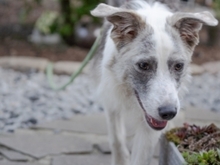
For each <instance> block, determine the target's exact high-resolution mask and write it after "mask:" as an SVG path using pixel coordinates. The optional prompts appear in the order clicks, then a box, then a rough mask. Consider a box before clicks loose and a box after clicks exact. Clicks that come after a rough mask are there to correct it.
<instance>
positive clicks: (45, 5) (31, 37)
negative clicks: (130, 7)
mask: <svg viewBox="0 0 220 165" xmlns="http://www.w3.org/2000/svg"><path fill="white" fill-rule="evenodd" d="M100 2H104V0H19V1H18V0H16V1H15V0H0V56H35V57H45V58H48V59H50V60H52V61H59V60H71V61H81V60H82V59H83V58H84V57H85V55H86V53H87V51H88V49H89V48H90V46H91V45H92V43H93V41H94V39H95V35H94V34H95V33H96V30H97V29H98V28H99V27H100V26H101V22H102V21H101V20H99V19H97V18H94V17H91V15H90V13H89V11H90V10H91V9H93V8H94V7H95V6H96V5H97V4H98V3H100ZM182 2H183V3H184V4H183V7H181V9H183V8H184V10H189V11H198V10H210V11H211V12H213V13H215V15H216V16H217V17H219V16H220V14H219V13H220V12H219V11H220V1H219V0H182ZM219 31H220V28H219V26H218V27H214V28H210V27H204V28H203V30H202V31H201V42H200V45H199V46H198V47H197V49H196V51H195V53H194V56H193V62H194V63H197V64H202V63H204V62H207V61H215V60H220V55H219V52H220V51H219V49H220V40H219V33H220V32H219Z"/></svg>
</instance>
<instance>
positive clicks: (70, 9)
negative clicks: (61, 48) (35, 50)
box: [20, 0, 104, 44]
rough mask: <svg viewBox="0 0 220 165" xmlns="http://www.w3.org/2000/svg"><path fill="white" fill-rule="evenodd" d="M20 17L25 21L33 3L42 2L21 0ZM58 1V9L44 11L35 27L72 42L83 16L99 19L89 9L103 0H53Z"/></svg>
mask: <svg viewBox="0 0 220 165" xmlns="http://www.w3.org/2000/svg"><path fill="white" fill-rule="evenodd" d="M23 1H24V7H23V10H21V11H22V12H21V16H20V19H21V21H22V22H24V21H25V19H26V17H27V15H28V14H29V13H30V12H31V11H32V10H33V8H34V5H36V4H38V5H40V4H42V3H41V2H42V0H23ZM54 1H57V2H58V5H59V8H60V11H59V12H54V11H44V12H43V13H42V15H41V16H40V18H39V19H38V20H37V22H36V27H37V28H38V29H39V30H40V31H41V32H42V33H44V34H51V33H59V34H60V35H61V36H62V38H63V39H64V40H65V41H66V42H67V43H69V44H73V43H74V33H75V26H76V24H77V23H78V22H80V21H81V20H82V18H83V17H84V16H87V17H90V19H91V20H92V22H94V23H98V22H99V21H98V20H99V19H97V18H95V17H92V16H91V15H90V11H91V10H92V9H94V8H95V6H96V5H97V4H98V3H100V2H103V1H104V0H80V1H79V0H54Z"/></svg>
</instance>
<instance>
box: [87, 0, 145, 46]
mask: <svg viewBox="0 0 220 165" xmlns="http://www.w3.org/2000/svg"><path fill="white" fill-rule="evenodd" d="M91 14H92V15H93V16H97V17H106V19H107V20H108V21H109V22H111V23H112V24H113V25H114V28H113V29H112V33H111V37H112V39H113V40H114V42H115V44H116V46H117V48H118V49H120V48H122V47H123V46H124V45H126V44H127V43H129V42H130V41H132V40H133V39H134V38H135V37H136V36H137V35H138V33H139V31H140V30H141V29H143V28H144V27H145V24H144V22H143V21H142V19H141V17H140V16H139V15H137V14H136V13H135V12H133V11H130V10H127V9H123V8H117V7H112V6H109V5H106V4H100V5H98V6H97V7H96V8H95V9H94V10H93V11H91Z"/></svg>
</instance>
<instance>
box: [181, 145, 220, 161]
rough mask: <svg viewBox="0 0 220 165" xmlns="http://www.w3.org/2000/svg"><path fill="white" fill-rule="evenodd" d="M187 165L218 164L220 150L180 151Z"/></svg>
mask: <svg viewBox="0 0 220 165" xmlns="http://www.w3.org/2000/svg"><path fill="white" fill-rule="evenodd" d="M182 155H183V157H184V159H185V160H186V162H187V163H188V165H220V150H219V149H217V150H209V151H202V152H199V153H189V152H183V153H182Z"/></svg>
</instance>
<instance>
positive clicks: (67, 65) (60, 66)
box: [54, 61, 88, 75]
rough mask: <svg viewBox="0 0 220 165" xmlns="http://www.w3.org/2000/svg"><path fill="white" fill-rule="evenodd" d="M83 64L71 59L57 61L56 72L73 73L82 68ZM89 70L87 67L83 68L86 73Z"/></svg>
mask: <svg viewBox="0 0 220 165" xmlns="http://www.w3.org/2000/svg"><path fill="white" fill-rule="evenodd" d="M81 64H82V63H81V62H70V61H60V62H56V63H55V64H54V73H56V74H66V75H72V74H73V73H74V72H76V71H77V70H78V69H79V68H80V66H81ZM87 71H88V69H87V68H84V69H83V72H84V73H86V72H87Z"/></svg>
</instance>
